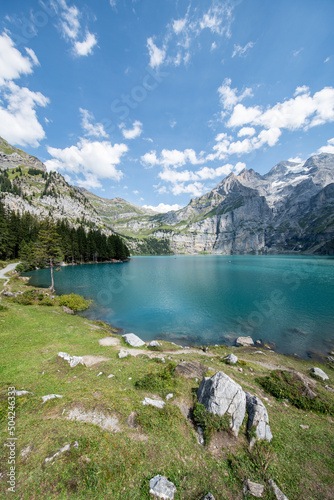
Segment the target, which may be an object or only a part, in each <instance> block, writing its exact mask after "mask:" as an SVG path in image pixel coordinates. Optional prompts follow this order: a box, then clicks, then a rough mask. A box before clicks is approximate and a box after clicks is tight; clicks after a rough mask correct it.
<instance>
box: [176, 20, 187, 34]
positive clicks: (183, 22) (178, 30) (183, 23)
mask: <svg viewBox="0 0 334 500" xmlns="http://www.w3.org/2000/svg"><path fill="white" fill-rule="evenodd" d="M186 24H187V18H184V19H177V20H174V21H173V30H174V33H175V34H176V35H179V34H180V33H181V31H183V30H184V28H185V26H186Z"/></svg>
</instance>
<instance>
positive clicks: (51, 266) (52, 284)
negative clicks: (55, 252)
mask: <svg viewBox="0 0 334 500" xmlns="http://www.w3.org/2000/svg"><path fill="white" fill-rule="evenodd" d="M50 270H51V288H50V291H51V293H54V292H55V282H54V279H53V262H52V258H51V257H50Z"/></svg>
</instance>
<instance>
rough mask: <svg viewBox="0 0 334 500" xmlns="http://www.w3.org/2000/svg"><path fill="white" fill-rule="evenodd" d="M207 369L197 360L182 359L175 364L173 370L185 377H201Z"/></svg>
mask: <svg viewBox="0 0 334 500" xmlns="http://www.w3.org/2000/svg"><path fill="white" fill-rule="evenodd" d="M207 369H208V368H207V366H204V365H202V364H201V363H199V362H198V361H184V362H182V363H180V364H179V365H177V367H176V368H175V372H176V373H177V374H178V375H181V376H182V377H185V378H196V377H197V378H202V377H203V375H204V373H205V372H206V371H207Z"/></svg>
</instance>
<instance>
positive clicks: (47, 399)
mask: <svg viewBox="0 0 334 500" xmlns="http://www.w3.org/2000/svg"><path fill="white" fill-rule="evenodd" d="M62 397H63V396H60V395H59V394H48V395H47V396H42V399H43V403H45V402H46V401H49V400H50V399H55V398H62Z"/></svg>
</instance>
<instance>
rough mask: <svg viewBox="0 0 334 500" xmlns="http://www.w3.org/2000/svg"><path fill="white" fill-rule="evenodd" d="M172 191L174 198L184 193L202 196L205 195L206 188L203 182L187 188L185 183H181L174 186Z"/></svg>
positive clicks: (188, 185)
mask: <svg viewBox="0 0 334 500" xmlns="http://www.w3.org/2000/svg"><path fill="white" fill-rule="evenodd" d="M171 191H172V193H173V195H174V196H177V195H179V194H182V193H187V194H190V196H201V195H202V194H204V193H205V191H206V188H205V187H204V185H203V184H202V183H201V182H194V183H193V184H187V185H186V186H185V185H184V183H181V184H174V185H173V186H172V187H171Z"/></svg>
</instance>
